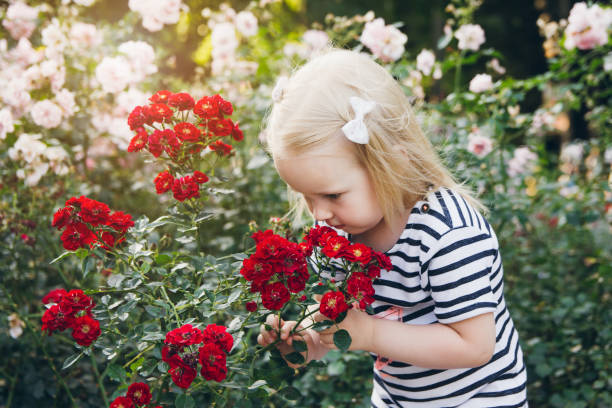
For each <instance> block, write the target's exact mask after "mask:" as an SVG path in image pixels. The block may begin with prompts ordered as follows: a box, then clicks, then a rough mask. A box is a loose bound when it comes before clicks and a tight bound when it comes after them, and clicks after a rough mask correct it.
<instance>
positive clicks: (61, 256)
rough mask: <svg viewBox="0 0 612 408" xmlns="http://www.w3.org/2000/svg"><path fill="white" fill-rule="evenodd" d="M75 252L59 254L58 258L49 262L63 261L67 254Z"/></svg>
mask: <svg viewBox="0 0 612 408" xmlns="http://www.w3.org/2000/svg"><path fill="white" fill-rule="evenodd" d="M73 253H74V252H64V253H63V254H61V255H60V256H58V257H57V258H55V259H54V260H52V261H51V262H49V264H54V263H56V262H59V261H61V260H62V259H64V258H65V257H67V256H70V255H72V254H73Z"/></svg>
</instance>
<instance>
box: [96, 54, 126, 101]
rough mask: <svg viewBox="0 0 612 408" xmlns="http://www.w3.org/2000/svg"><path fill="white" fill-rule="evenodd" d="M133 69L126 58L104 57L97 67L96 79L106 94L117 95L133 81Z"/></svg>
mask: <svg viewBox="0 0 612 408" xmlns="http://www.w3.org/2000/svg"><path fill="white" fill-rule="evenodd" d="M132 75H133V72H132V67H131V65H130V63H129V62H128V61H127V60H126V59H125V58H124V57H104V59H103V60H102V62H100V64H98V66H97V67H96V79H97V80H98V82H99V83H100V85H101V86H102V89H103V90H104V92H110V93H117V92H121V91H123V90H124V89H125V87H126V86H127V85H128V84H129V83H130V82H131V80H132Z"/></svg>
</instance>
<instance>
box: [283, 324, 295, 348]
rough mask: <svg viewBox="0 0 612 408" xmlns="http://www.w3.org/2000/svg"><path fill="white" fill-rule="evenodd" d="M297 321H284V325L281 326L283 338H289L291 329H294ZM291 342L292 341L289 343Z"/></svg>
mask: <svg viewBox="0 0 612 408" xmlns="http://www.w3.org/2000/svg"><path fill="white" fill-rule="evenodd" d="M295 324H296V322H294V321H290V322H284V323H283V326H282V327H281V333H280V334H281V340H287V339H288V338H289V332H290V331H291V330H293V328H294V327H295ZM289 344H291V343H289Z"/></svg>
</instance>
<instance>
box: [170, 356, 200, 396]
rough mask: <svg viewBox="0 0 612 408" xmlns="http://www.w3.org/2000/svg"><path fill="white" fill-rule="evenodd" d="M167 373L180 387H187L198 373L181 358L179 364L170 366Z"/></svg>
mask: <svg viewBox="0 0 612 408" xmlns="http://www.w3.org/2000/svg"><path fill="white" fill-rule="evenodd" d="M168 373H170V375H171V376H172V381H174V383H175V384H176V385H177V386H178V387H181V388H184V389H187V388H189V386H190V385H191V383H192V382H193V380H194V379H195V378H196V376H197V375H198V372H197V370H196V369H195V368H194V367H191V366H190V365H187V364H185V363H184V362H183V361H182V360H181V364H180V365H177V366H174V367H171V368H170V369H169V370H168Z"/></svg>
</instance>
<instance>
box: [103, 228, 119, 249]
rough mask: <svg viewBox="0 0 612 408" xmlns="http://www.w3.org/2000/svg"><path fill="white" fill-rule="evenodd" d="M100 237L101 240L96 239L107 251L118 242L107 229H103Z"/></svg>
mask: <svg viewBox="0 0 612 408" xmlns="http://www.w3.org/2000/svg"><path fill="white" fill-rule="evenodd" d="M100 238H101V240H98V242H99V244H100V247H101V248H102V249H106V250H107V251H108V250H109V249H111V248H112V247H114V246H115V243H118V242H116V238H115V236H114V235H113V234H111V233H110V232H108V231H104V232H103V233H102V236H101V237H100Z"/></svg>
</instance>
